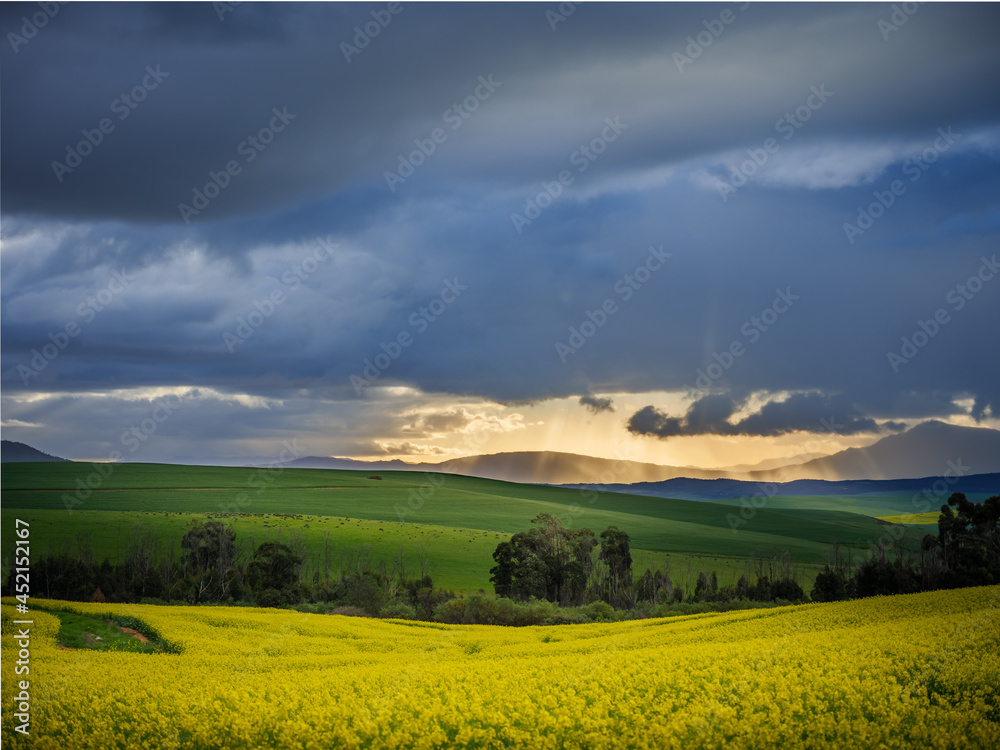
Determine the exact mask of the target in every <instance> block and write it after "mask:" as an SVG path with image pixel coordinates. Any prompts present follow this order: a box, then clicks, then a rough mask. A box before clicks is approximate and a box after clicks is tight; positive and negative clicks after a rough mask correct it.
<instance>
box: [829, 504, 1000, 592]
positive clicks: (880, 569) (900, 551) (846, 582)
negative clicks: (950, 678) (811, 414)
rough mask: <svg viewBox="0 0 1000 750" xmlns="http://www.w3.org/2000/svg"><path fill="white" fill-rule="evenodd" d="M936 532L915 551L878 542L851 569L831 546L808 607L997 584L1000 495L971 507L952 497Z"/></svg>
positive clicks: (897, 545)
mask: <svg viewBox="0 0 1000 750" xmlns="http://www.w3.org/2000/svg"><path fill="white" fill-rule="evenodd" d="M953 509H954V510H953ZM937 526H938V533H937V536H934V535H933V534H926V535H925V536H924V537H923V539H922V540H921V542H920V547H919V550H915V549H906V547H905V546H903V545H899V544H891V545H890V544H889V543H888V542H887V540H886V539H885V538H884V537H883V538H880V539H879V540H878V542H877V543H876V544H875V546H874V549H873V554H872V555H871V556H870V557H869V558H868V559H866V560H864V561H862V562H861V563H860V564H859V565H856V566H855V565H853V564H852V561H851V560H850V558H849V557H846V558H845V557H842V556H841V554H840V549H839V548H838V547H837V546H836V545H835V547H834V552H833V561H832V565H829V564H828V565H826V566H825V568H824V570H823V572H822V573H820V574H819V575H818V576H816V582H815V585H814V586H813V590H812V599H813V601H818V602H830V601H840V600H843V599H856V598H861V597H867V596H879V595H889V594H914V593H917V592H920V591H935V590H937V589H954V588H962V587H966V586H991V585H994V584H997V583H1000V495H993V496H992V497H990V498H987V499H986V500H984V501H983V502H981V503H974V502H971V501H970V500H969V499H968V498H966V496H965V494H964V493H962V492H956V493H954V494H952V496H951V497H949V498H948V503H947V504H946V505H942V506H941V512H940V514H939V515H938V524H937ZM890 552H891V554H890Z"/></svg>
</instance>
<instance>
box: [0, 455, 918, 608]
mask: <svg viewBox="0 0 1000 750" xmlns="http://www.w3.org/2000/svg"><path fill="white" fill-rule="evenodd" d="M96 471H97V469H96V467H95V466H94V465H92V464H78V463H65V464H61V463H60V464H51V463H49V464H16V463H10V464H5V465H4V468H3V474H2V487H3V507H4V512H3V524H2V534H0V540H2V548H3V554H4V556H5V557H4V559H6V555H7V554H9V553H8V551H9V550H10V548H11V542H12V539H13V520H12V519H13V518H14V516H15V515H16V517H18V518H22V519H23V520H26V521H28V522H29V523H30V524H31V528H32V547H33V550H34V555H35V556H36V557H37V556H38V555H40V554H48V553H57V552H59V551H61V550H68V551H71V552H74V551H75V550H76V545H77V540H78V535H79V534H80V533H81V532H85V533H86V532H89V534H90V543H91V546H92V548H93V553H94V556H95V557H96V558H97V559H102V558H103V557H104V556H109V557H111V558H112V560H113V559H114V558H115V556H116V554H119V553H120V551H121V549H122V548H123V546H124V544H125V542H126V538H127V537H128V535H129V533H130V532H131V531H132V530H133V528H134V527H135V526H136V524H140V525H143V526H146V527H147V528H149V529H152V530H153V531H154V533H155V534H156V536H157V537H158V538H159V539H161V540H162V543H163V544H168V545H172V546H173V547H174V548H175V551H177V552H178V553H179V545H180V538H181V536H183V533H184V530H185V529H186V528H187V527H188V526H189V525H190V523H191V521H192V520H194V519H201V520H204V519H206V518H209V517H217V518H222V520H225V521H227V522H231V523H232V524H233V525H234V527H235V528H236V531H237V535H238V538H239V539H243V540H253V541H255V542H256V543H261V542H264V541H270V540H273V539H282V540H287V539H288V537H289V536H290V535H291V534H293V533H295V534H301V536H302V539H303V541H304V543H305V544H306V547H307V548H308V549H310V550H312V551H313V552H314V553H315V552H316V551H317V550H318V549H319V547H320V546H321V545H322V543H323V538H324V533H325V532H329V534H330V540H331V544H332V545H333V547H334V549H335V551H336V554H337V555H349V554H350V553H351V552H352V551H353V550H356V549H358V548H360V547H367V548H368V549H370V551H371V554H372V556H373V557H374V558H376V559H379V558H381V559H389V558H391V557H393V556H394V555H395V554H397V553H398V552H400V551H401V552H402V553H403V555H404V557H405V558H406V561H407V566H408V567H409V569H410V570H415V569H417V568H418V564H419V563H418V557H419V550H421V549H422V550H423V551H424V553H426V555H427V556H428V558H429V560H430V571H429V572H430V574H431V575H432V577H433V578H434V581H435V585H437V586H439V587H443V588H449V589H454V590H457V591H476V590H478V589H480V588H482V589H486V590H490V589H491V586H490V582H489V569H490V567H491V566H492V565H493V559H492V553H493V550H494V549H495V548H496V545H497V543H498V542H499V541H501V540H504V539H507V538H509V537H510V535H511V534H514V533H516V532H518V531H523V530H525V529H526V528H527V527H528V524H529V521H530V519H531V518H533V517H534V516H536V515H537V514H539V513H543V512H545V513H551V514H553V515H556V516H560V517H562V518H563V519H564V521H565V522H566V523H567V525H570V526H572V527H574V528H580V527H583V526H586V527H589V528H591V529H592V530H594V531H595V532H598V533H599V532H600V531H601V530H602V529H604V528H605V527H607V526H610V525H615V526H618V527H619V528H621V529H623V530H624V531H626V532H627V533H628V534H629V535H630V537H631V542H632V547H633V549H634V550H635V552H634V555H635V557H636V561H637V567H638V569H639V570H641V569H642V568H643V567H645V566H646V565H649V566H653V567H663V565H664V563H665V562H666V561H669V562H670V564H671V570H672V574H673V575H674V576H675V577H682V576H684V575H687V574H688V573H687V571H688V570H691V571H693V575H695V576H696V575H697V573H698V572H699V571H700V570H705V571H709V570H715V571H717V572H718V573H719V577H720V581H721V582H723V583H731V582H733V581H734V580H735V578H737V577H738V576H739V574H740V573H741V572H742V571H743V568H744V566H745V561H746V558H747V556H748V555H749V554H750V553H752V552H753V553H757V554H761V553H764V554H772V553H775V552H777V553H782V552H785V551H788V552H790V553H791V555H792V557H793V559H794V560H795V561H796V563H797V564H798V565H799V566H801V573H802V580H803V585H804V586H806V587H807V588H808V586H809V585H810V582H811V578H812V575H813V573H814V572H815V571H816V570H817V569H818V568H819V567H820V566H821V565H822V563H823V562H824V561H825V560H826V559H827V555H828V554H829V549H830V544H831V543H832V542H833V541H838V542H840V543H841V544H845V545H848V546H854V547H856V548H859V549H867V548H868V545H869V544H871V543H872V542H874V541H875V540H876V539H878V538H879V536H882V535H884V534H885V527H884V526H881V525H880V524H879V523H878V522H877V521H876V520H875V519H873V518H871V517H868V516H867V515H861V514H856V513H847V512H842V511H837V510H829V509H789V508H780V507H771V506H770V505H765V506H764V507H761V508H737V507H733V506H730V505H726V504H717V503H708V502H698V501H687V500H674V499H668V498H653V497H643V496H638V495H625V494H616V493H597V492H581V491H578V490H572V489H566V488H559V487H548V486H541V485H525V484H515V483H510V482H500V481H494V480H489V479H478V478H474V477H465V476H457V475H449V474H438V475H427V474H422V473H415V472H384V473H383V474H382V475H381V476H382V477H383V478H382V480H380V481H378V480H372V479H369V478H368V476H369V475H368V473H367V472H357V471H334V470H320V469H283V470H276V471H269V470H266V469H252V468H232V467H229V468H217V467H200V466H170V465H164V464H122V465H115V466H114V467H113V468H112V467H111V466H109V465H105V466H104V467H103V468H102V471H104V472H106V473H107V474H108V476H107V477H102V476H100V475H99V474H98V473H96ZM88 482H89V483H90V487H88ZM91 487H93V489H91ZM920 533H921V535H922V534H923V533H926V532H925V531H923V530H921V532H920ZM668 556H669V557H668ZM639 566H641V567H639Z"/></svg>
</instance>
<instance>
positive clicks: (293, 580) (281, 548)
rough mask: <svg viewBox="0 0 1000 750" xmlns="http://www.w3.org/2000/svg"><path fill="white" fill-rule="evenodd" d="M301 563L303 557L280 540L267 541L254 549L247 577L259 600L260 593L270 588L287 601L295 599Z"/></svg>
mask: <svg viewBox="0 0 1000 750" xmlns="http://www.w3.org/2000/svg"><path fill="white" fill-rule="evenodd" d="M300 565H302V558H301V557H300V556H299V555H296V554H295V553H294V552H292V550H291V549H289V548H288V547H287V546H286V545H284V544H281V543H279V542H265V543H264V544H262V545H260V546H259V547H258V548H257V549H256V550H254V553H253V561H252V562H251V563H250V565H249V567H248V569H247V578H248V580H249V582H250V587H251V588H252V589H253V591H254V593H255V594H257V595H258V602H259V601H260V598H259V595H260V594H261V593H262V592H264V591H266V590H268V589H274V590H276V591H278V592H279V593H281V595H282V597H283V598H284V599H285V600H286V601H294V599H295V598H297V596H296V594H297V591H296V589H297V584H298V580H299V566H300Z"/></svg>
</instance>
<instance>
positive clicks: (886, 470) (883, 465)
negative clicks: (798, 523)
mask: <svg viewBox="0 0 1000 750" xmlns="http://www.w3.org/2000/svg"><path fill="white" fill-rule="evenodd" d="M959 462H961V465H962V466H963V467H965V468H964V469H963V473H964V474H989V473H994V472H1000V430H990V429H986V428H983V427H958V426H956V425H951V424H946V423H944V422H938V421H930V422H923V423H922V424H918V425H916V426H915V427H912V428H911V429H909V430H907V431H906V432H901V433H899V434H897V435H889V436H888V437H884V438H882V439H881V440H879V441H878V442H875V443H873V444H872V445H869V446H868V447H866V448H848V449H847V450H843V451H840V452H839V453H834V454H833V455H831V456H826V457H824V458H817V459H814V460H812V461H806V462H805V463H801V464H797V465H795V466H789V467H785V468H781V469H775V470H772V471H755V472H750V474H749V476H748V477H746V478H747V479H768V480H770V481H776V482H787V481H791V480H793V479H829V480H840V479H906V478H910V477H923V476H941V475H943V474H944V473H945V472H946V471H948V469H949V468H951V469H952V472H953V473H954V472H955V471H957V469H956V468H953V465H954V466H957V465H958V463H959Z"/></svg>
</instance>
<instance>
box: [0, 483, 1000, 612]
mask: <svg viewBox="0 0 1000 750" xmlns="http://www.w3.org/2000/svg"><path fill="white" fill-rule="evenodd" d="M888 528H896V527H888ZM180 549H181V552H180V555H179V556H178V555H177V554H176V547H175V546H174V545H167V546H165V547H161V546H160V542H159V540H158V539H157V538H156V536H155V534H154V533H153V530H152V529H150V528H148V527H145V526H141V525H136V526H135V527H134V529H133V530H132V533H131V534H130V535H129V536H128V537H127V538H126V539H125V540H124V545H123V548H122V549H121V551H120V554H118V555H116V558H115V562H113V563H112V562H111V561H110V559H108V558H105V559H104V560H103V561H102V562H100V563H97V562H96V561H95V559H94V556H93V554H92V552H91V549H90V543H89V535H87V534H80V535H78V537H77V549H76V554H72V553H71V552H70V551H69V550H65V551H63V552H61V553H59V554H57V555H50V556H43V557H39V558H36V559H35V560H34V561H33V562H32V564H31V584H32V595H33V596H37V597H44V598H51V599H64V600H76V601H112V602H149V603H173V602H182V603H188V604H238V605H253V604H256V605H258V606H265V607H288V606H294V607H296V608H298V609H304V610H308V611H315V612H331V611H332V612H342V613H345V614H359V615H361V614H363V615H369V616H382V617H398V618H402V619H423V620H436V621H441V622H465V623H477V622H478V623H494V624H510V625H528V624H556V623H561V622H591V621H594V620H608V619H623V618H631V617H649V616H653V617H658V616H668V615H671V614H687V613H690V612H694V611H710V610H725V609H732V608H740V607H748V606H771V605H773V604H774V603H799V602H806V601H809V600H810V599H811V600H812V601H817V602H822V601H838V600H843V599H853V598H860V597H866V596H876V595H887V594H900V593H916V592H919V591H930V590H935V589H939V588H958V587H963V586H984V585H993V584H997V583H1000V495H996V496H993V497H990V498H989V499H988V500H986V501H984V502H982V503H973V502H970V501H969V500H968V499H967V498H966V497H965V495H964V494H961V493H955V494H953V495H952V496H951V497H950V498H949V499H948V503H947V505H943V506H942V507H941V513H940V516H939V518H938V535H937V536H934V535H932V534H928V535H926V536H924V538H923V540H922V541H921V542H920V544H919V545H918V548H910V549H908V548H906V547H905V546H904V545H903V544H893V545H889V544H887V543H886V540H885V539H884V538H883V539H880V540H879V541H878V543H877V544H875V545H874V546H873V550H872V554H871V555H870V556H868V557H867V558H866V559H863V560H861V561H860V562H857V561H855V560H854V559H853V558H852V553H851V552H850V550H846V552H845V549H844V548H843V547H841V546H840V545H837V544H835V545H834V547H833V553H832V560H831V563H830V564H828V565H826V566H825V567H824V570H823V571H822V572H821V573H820V574H819V575H817V577H816V579H815V583H814V585H813V587H812V590H811V592H810V593H809V595H807V594H806V592H805V591H804V590H803V589H802V587H801V585H800V584H799V582H798V577H799V576H798V574H797V571H796V569H795V566H794V564H793V561H792V559H791V556H790V555H789V554H788V553H787V552H786V553H784V554H780V555H779V554H777V553H775V554H773V555H771V556H765V555H755V554H751V555H750V557H749V559H748V562H747V570H746V573H744V574H743V575H741V576H740V578H739V579H738V580H737V581H735V582H732V583H730V584H727V585H720V582H719V579H718V576H717V574H716V573H715V572H700V573H698V575H697V578H696V580H695V581H694V585H693V586H692V585H691V575H690V570H689V572H688V576H687V580H682V579H675V578H673V576H672V574H671V571H670V566H669V563H666V564H665V565H664V567H663V568H656V569H654V568H647V569H645V570H643V571H642V572H641V573H639V572H638V571H636V570H635V569H634V564H633V562H634V561H633V557H632V550H631V540H630V538H629V536H628V534H627V533H626V532H624V531H622V530H621V529H618V528H616V527H614V526H610V527H608V528H606V529H605V530H604V531H602V532H601V533H600V534H599V535H596V536H595V534H594V533H593V532H592V531H591V530H590V529H586V528H583V529H577V530H573V529H568V528H566V527H565V526H563V525H562V523H561V522H560V521H559V520H558V519H557V518H556V517H554V516H552V515H550V514H546V513H543V514H540V515H538V516H536V517H535V518H534V519H532V521H531V528H530V529H528V530H527V531H523V532H519V533H516V534H514V535H513V536H512V537H511V538H510V539H509V540H507V541H503V542H501V543H500V544H498V545H497V547H496V550H495V551H494V553H493V560H494V562H495V563H496V564H495V565H494V566H493V567H492V568H491V570H490V582H491V583H492V584H493V589H494V593H495V597H486V596H485V595H484V592H482V591H480V594H479V595H472V596H469V597H461V598H458V597H456V596H455V594H454V593H453V592H450V591H444V590H441V589H437V588H435V587H434V584H433V581H432V579H431V577H430V575H429V574H428V567H429V559H428V555H427V553H426V550H425V549H423V548H421V549H419V550H418V557H419V560H418V562H419V565H418V568H419V570H412V571H411V570H408V569H407V564H406V560H405V559H404V555H403V552H402V549H400V550H399V551H398V554H397V555H396V556H395V558H394V559H392V560H389V561H386V560H375V559H373V557H372V555H371V551H370V550H369V549H366V548H359V549H354V550H351V551H350V552H348V554H347V555H346V556H344V555H341V556H340V560H339V562H338V563H337V564H334V560H333V548H332V545H331V540H330V535H329V532H327V533H326V534H325V535H324V540H323V546H322V549H321V550H319V552H318V553H315V554H314V555H312V556H311V557H310V556H309V555H308V554H307V553H306V549H305V543H304V542H303V540H302V538H301V535H293V536H292V537H291V539H289V540H288V543H287V544H285V543H283V542H280V541H269V542H265V543H263V544H260V545H256V544H254V543H253V542H252V541H250V542H249V543H246V542H243V543H238V542H237V539H236V532H235V530H234V529H233V528H232V527H231V526H229V525H226V524H223V523H221V522H219V521H208V522H201V521H194V522H192V524H191V526H190V528H189V529H188V530H187V532H186V533H185V534H184V536H183V538H182V539H181V544H180ZM9 570H10V571H11V572H10V575H9V576H8V579H7V581H6V582H5V586H4V590H5V593H7V594H9V593H10V592H11V591H12V589H13V566H11V567H10V568H9Z"/></svg>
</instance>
